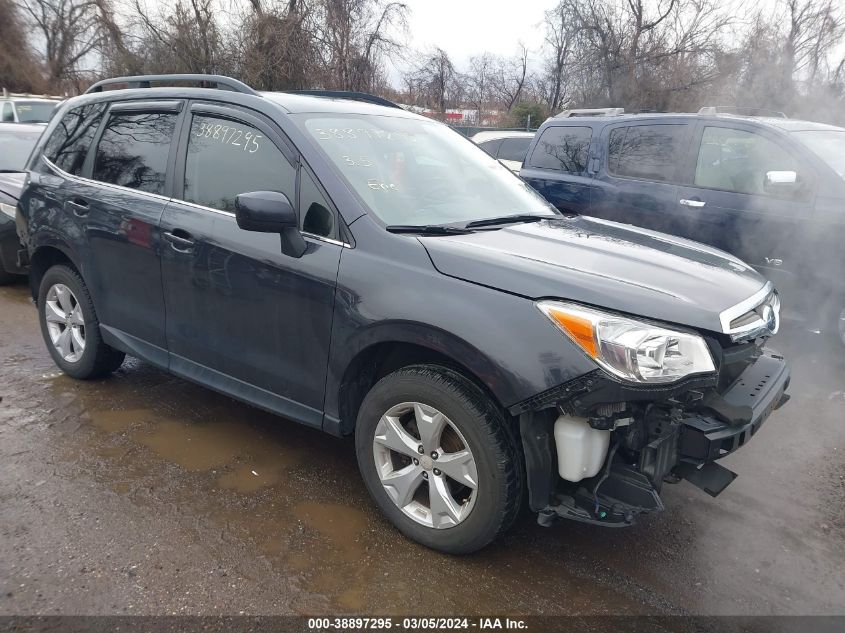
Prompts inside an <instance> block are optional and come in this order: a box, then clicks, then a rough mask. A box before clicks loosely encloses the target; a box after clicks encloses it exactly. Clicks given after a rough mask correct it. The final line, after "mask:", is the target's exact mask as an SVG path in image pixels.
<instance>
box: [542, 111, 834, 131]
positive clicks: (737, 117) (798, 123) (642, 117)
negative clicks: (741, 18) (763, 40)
mask: <svg viewBox="0 0 845 633" xmlns="http://www.w3.org/2000/svg"><path fill="white" fill-rule="evenodd" d="M666 119H681V120H684V119H689V120H706V121H743V122H746V123H756V124H758V125H762V126H766V127H774V128H779V129H781V130H784V131H787V132H797V131H809V130H826V131H845V128H841V127H837V126H835V125H827V124H826V123H816V122H813V121H803V120H801V119H787V118H782V117H762V116H747V115H741V114H728V113H721V112H720V113H712V114H710V113H708V114H699V113H693V112H643V113H626V114H618V115H615V116H569V117H551V118H549V119H546V122H545V124H550V125H552V124H553V125H573V126H584V125H589V124H590V123H599V124H602V125H606V124H610V123H619V122H629V121H663V120H666ZM545 124H544V125H545Z"/></svg>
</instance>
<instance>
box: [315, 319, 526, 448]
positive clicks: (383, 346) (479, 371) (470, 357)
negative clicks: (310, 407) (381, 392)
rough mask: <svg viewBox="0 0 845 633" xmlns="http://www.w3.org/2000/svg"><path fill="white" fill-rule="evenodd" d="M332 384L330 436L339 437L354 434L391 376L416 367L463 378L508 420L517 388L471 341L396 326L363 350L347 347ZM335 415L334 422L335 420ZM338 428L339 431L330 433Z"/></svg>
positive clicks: (365, 340)
mask: <svg viewBox="0 0 845 633" xmlns="http://www.w3.org/2000/svg"><path fill="white" fill-rule="evenodd" d="M343 347H344V349H345V350H346V353H345V354H344V358H343V359H335V362H334V363H333V364H332V368H333V369H332V371H330V373H329V379H328V381H327V392H326V394H327V398H326V412H327V415H326V425H325V430H327V431H330V432H333V433H335V434H339V435H347V434H350V433H352V432H353V431H354V428H355V422H356V419H357V415H358V409H359V408H360V406H361V402H362V401H363V399H364V396H366V394H367V392H368V391H369V390H370V389H371V388H372V386H373V385H375V383H376V382H378V380H380V379H381V378H383V377H384V376H386V375H387V374H389V373H391V372H393V371H395V370H397V369H400V368H402V367H407V366H409V365H417V364H435V365H442V366H444V367H448V368H450V369H452V370H454V371H457V372H459V373H460V374H461V375H463V376H464V377H465V378H467V379H468V380H470V381H471V382H472V383H474V384H475V385H476V386H478V387H479V388H480V389H481V390H482V391H483V392H484V393H485V394H486V395H487V396H488V397H490V399H491V401H492V402H494V403H495V404H497V405H498V406H499V407H500V408H501V409H502V411H503V413H504V414H505V415H507V406H508V405H509V404H512V402H511V399H512V398H513V395H512V394H513V388H512V385H511V382H510V380H511V379H509V377H508V376H506V374H505V372H504V371H502V369H501V368H500V367H498V366H497V365H496V364H495V363H494V362H493V360H492V359H490V358H488V357H487V356H486V355H485V354H483V353H482V352H481V351H479V350H478V349H476V348H474V347H473V346H471V345H470V344H468V343H467V342H466V341H463V340H462V339H460V338H458V337H456V336H454V335H452V334H449V333H447V332H443V331H440V330H434V329H432V328H426V327H412V326H410V325H409V324H392V325H389V326H384V327H382V328H378V333H376V332H372V331H368V332H367V333H366V334H365V335H363V336H361V337H359V339H358V344H357V345H356V344H352V345H346V346H343ZM334 412H336V414H337V417H336V418H335V419H333V418H334V416H332V415H331V414H332V413H334ZM331 427H335V428H331Z"/></svg>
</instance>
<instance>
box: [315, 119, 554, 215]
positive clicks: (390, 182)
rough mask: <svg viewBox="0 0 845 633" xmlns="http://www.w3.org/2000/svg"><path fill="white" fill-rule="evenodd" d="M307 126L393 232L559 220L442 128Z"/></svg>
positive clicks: (388, 123)
mask: <svg viewBox="0 0 845 633" xmlns="http://www.w3.org/2000/svg"><path fill="white" fill-rule="evenodd" d="M301 119H302V120H303V122H304V127H305V128H306V130H307V131H308V132H309V133H310V134H311V136H313V137H314V138H315V139H316V140H317V142H318V143H319V145H320V147H321V148H322V149H323V151H324V152H325V153H326V154H327V155H328V156H329V158H330V159H331V160H332V161H333V162H334V163H335V165H337V167H338V169H339V170H340V171H341V173H342V174H343V176H344V177H345V178H346V180H347V181H348V182H349V183H350V184H351V185H352V187H353V188H354V189H355V191H356V192H357V193H358V195H360V196H361V198H363V200H364V202H366V204H367V205H368V206H369V207H370V209H372V211H373V213H375V214H376V215H377V216H378V217H379V218H380V219H381V220H382V221H383V222H384V223H385V224H387V225H413V226H422V225H438V224H453V223H461V224H465V223H467V222H471V221H473V220H481V219H487V218H494V217H502V216H510V215H524V214H527V215H544V216H549V215H555V214H556V211H555V210H554V208H553V207H552V206H551V205H549V204H548V203H547V202H546V201H545V200H543V198H541V197H540V196H539V194H537V193H536V192H535V191H534V190H533V189H531V188H530V187H529V186H528V185H526V184H525V183H524V182H523V181H521V180H520V179H519V178H518V177H516V176H514V175H513V174H512V173H511V172H510V170H509V169H508V168H507V167H504V166H502V165H501V164H500V163H498V162H497V161H496V160H495V159H493V158H491V157H490V156H489V155H488V154H487V153H486V152H484V150H482V149H480V148H479V147H478V146H476V145H475V144H474V143H472V142H471V141H468V140H467V139H465V138H463V137H462V136H460V135H459V134H458V133H457V132H454V131H452V130H450V129H449V128H448V127H446V126H444V125H441V124H439V123H435V122H433V121H422V120H419V119H406V118H400V117H386V116H368V115H353V114H334V113H332V114H320V115H315V114H309V115H302V116H301Z"/></svg>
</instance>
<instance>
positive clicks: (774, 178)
mask: <svg viewBox="0 0 845 633" xmlns="http://www.w3.org/2000/svg"><path fill="white" fill-rule="evenodd" d="M800 188H801V183H800V182H798V174H797V173H796V172H794V171H767V172H766V180H765V182H764V189H765V190H766V191H767V192H768V193H774V194H780V195H790V194H794V193H795V192H797V191H798V190H799V189H800Z"/></svg>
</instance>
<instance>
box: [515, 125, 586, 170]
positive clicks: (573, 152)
mask: <svg viewBox="0 0 845 633" xmlns="http://www.w3.org/2000/svg"><path fill="white" fill-rule="evenodd" d="M592 138H593V130H592V128H589V127H549V128H546V129H545V130H544V131H543V135H542V136H541V137H540V139H539V140H538V141H537V145H536V146H535V147H534V151H533V152H531V161H530V166H531V167H539V168H540V169H554V170H557V171H565V172H568V173H571V174H580V173H583V172H584V171H585V170H586V169H587V156H588V155H589V152H590V141H591V140H592Z"/></svg>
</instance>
